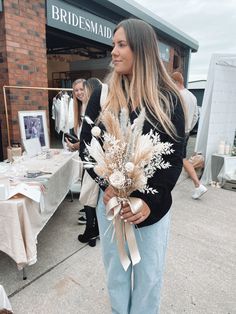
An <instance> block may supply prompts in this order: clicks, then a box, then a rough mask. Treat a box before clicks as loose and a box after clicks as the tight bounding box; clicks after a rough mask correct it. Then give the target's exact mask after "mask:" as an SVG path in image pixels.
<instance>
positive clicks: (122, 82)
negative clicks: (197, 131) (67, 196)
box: [80, 19, 185, 314]
mask: <svg viewBox="0 0 236 314" xmlns="http://www.w3.org/2000/svg"><path fill="white" fill-rule="evenodd" d="M111 54H112V63H113V68H112V69H111V73H110V74H109V76H108V78H107V83H108V86H109V92H108V95H107V98H106V101H105V102H104V104H103V106H102V107H101V106H100V95H101V87H99V88H97V89H96V90H95V91H94V93H93V94H92V95H91V97H90V100H89V103H88V106H87V109H86V113H85V116H88V117H89V118H90V119H91V120H92V121H99V114H100V111H101V110H110V111H111V112H112V113H113V114H115V115H116V116H118V115H119V112H120V109H121V108H122V107H123V106H125V107H126V108H128V109H129V113H130V115H129V117H130V121H131V123H132V122H133V121H134V120H135V119H136V118H137V116H138V115H139V112H140V109H141V108H142V107H145V110H146V119H145V122H144V126H143V134H147V133H148V132H149V131H150V130H154V131H156V132H158V133H159V134H160V140H161V142H171V143H172V144H173V146H172V148H173V149H174V153H172V154H170V155H166V156H163V158H164V159H165V161H169V163H170V164H171V167H170V168H167V169H158V170H157V171H156V172H155V174H154V176H153V177H151V178H149V179H148V185H149V186H150V187H152V188H154V189H156V190H157V191H158V193H155V194H152V193H142V192H140V191H134V192H133V193H132V194H131V196H135V197H137V198H139V199H141V200H142V206H141V208H140V211H139V212H138V213H132V211H131V209H130V206H129V205H128V204H127V203H124V204H123V205H122V210H121V212H120V215H121V219H124V222H125V223H127V224H133V225H134V226H135V228H134V232H135V235H136V241H137V244H138V249H139V252H140V256H141V261H140V262H139V263H138V264H136V265H131V266H129V268H128V269H127V271H125V270H124V268H123V267H122V265H121V262H120V258H119V253H118V250H117V245H116V241H115V240H113V241H112V240H111V239H112V233H113V230H112V229H113V227H111V226H110V221H108V220H107V218H106V215H105V212H106V210H105V206H106V205H107V203H108V202H109V200H110V199H111V198H112V197H114V196H116V194H115V192H114V190H113V188H112V187H111V186H108V187H104V186H101V190H100V191H101V192H100V198H99V202H98V206H97V217H98V224H99V233H100V239H101V247H102V253H103V260H104V265H105V269H106V275H107V284H108V292H109V296H110V302H111V307H112V313H120V314H139V313H140V314H141V313H142V314H143V313H148V314H154V313H155V314H156V313H158V311H159V305H160V290H161V282H162V275H163V268H164V259H165V252H166V246H167V239H168V231H169V223H170V207H171V204H172V197H171V191H172V190H173V188H174V186H175V184H176V182H177V180H178V177H179V175H180V173H181V170H182V159H183V139H184V130H185V117H184V110H183V105H182V103H181V101H180V96H179V92H178V90H177V88H176V86H175V85H174V83H173V82H172V80H171V78H170V77H169V75H168V74H167V72H166V70H165V68H164V66H163V64H162V61H161V59H160V56H159V51H158V43H157V38H156V34H155V32H154V30H153V29H152V27H151V26H150V25H148V24H147V23H145V22H143V21H141V20H137V19H128V20H124V21H122V22H120V23H119V24H118V26H117V27H116V28H115V31H114V34H113V50H112V53H111ZM98 123H99V122H98ZM99 126H101V123H100V124H99ZM101 127H102V126H101ZM80 139H81V147H80V156H81V158H82V159H85V143H90V141H91V126H90V125H89V124H88V123H87V122H86V121H84V124H83V127H82V131H81V138H80ZM88 171H89V174H90V175H91V177H92V178H94V179H95V178H96V177H97V175H96V174H95V172H94V171H93V170H92V169H90V170H88Z"/></svg>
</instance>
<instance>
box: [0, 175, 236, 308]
mask: <svg viewBox="0 0 236 314" xmlns="http://www.w3.org/2000/svg"><path fill="white" fill-rule="evenodd" d="M192 190H193V184H192V182H191V181H190V179H187V178H186V175H185V174H184V172H183V173H182V175H181V177H180V179H179V181H178V184H177V186H176V187H175V189H174V192H173V198H174V203H173V207H172V222H171V232H170V241H169V248H168V252H167V258H166V271H165V276H164V284H163V290H162V304H161V314H183V313H187V314H235V313H236V298H235V291H236V271H235V269H236V245H235V243H236V232H235V230H236V193H235V192H232V191H227V190H224V189H218V188H212V187H209V190H208V192H207V193H206V194H205V195H204V196H203V197H202V199H200V200H192V199H191V194H192ZM78 210H79V205H78V198H75V200H74V202H70V200H69V198H66V199H65V200H64V201H63V203H62V204H61V205H60V207H59V208H58V210H57V211H56V212H55V214H54V216H53V217H52V218H51V219H50V221H49V222H48V224H47V225H46V227H45V228H44V229H43V231H42V232H41V233H40V235H39V237H38V261H37V263H36V264H34V265H32V266H29V267H27V268H26V271H27V276H28V278H27V280H22V272H20V271H18V270H17V268H16V265H15V263H14V261H12V260H11V259H10V258H9V257H8V256H7V255H5V254H4V253H2V252H0V284H2V285H3V286H4V288H5V290H6V292H7V294H8V295H9V297H10V302H11V304H12V307H13V310H14V313H15V314H45V313H47V314H62V313H63V314H64V313H68V314H70V313H71V314H72V313H78V314H90V313H91V314H92V313H96V314H109V313H111V311H110V305H109V300H108V294H107V290H106V284H105V275H104V269H103V264H102V260H101V254H100V243H99V241H97V246H96V247H95V248H91V247H89V246H88V245H82V244H81V243H79V242H78V240H77V235H78V233H82V232H83V229H84V226H78V224H77V218H78ZM121 314H122V313H121ZM144 314H148V313H144Z"/></svg>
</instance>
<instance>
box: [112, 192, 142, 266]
mask: <svg viewBox="0 0 236 314" xmlns="http://www.w3.org/2000/svg"><path fill="white" fill-rule="evenodd" d="M126 201H127V203H128V204H129V206H130V208H131V211H132V213H133V214H136V213H138V212H139V211H140V208H141V206H142V200H141V199H140V198H137V197H128V198H127V199H126ZM121 208H122V206H121V200H119V199H118V198H117V197H112V198H111V199H110V200H109V202H108V203H107V205H106V215H107V219H108V220H112V221H113V224H114V229H115V235H116V240H117V246H118V251H119V257H120V261H121V264H122V266H123V268H124V270H125V271H126V270H127V269H128V267H129V265H130V263H131V261H132V264H133V265H135V264H137V263H139V262H140V260H141V257H140V254H139V250H138V246H137V242H136V238H135V233H134V229H133V226H132V225H131V224H129V223H125V222H124V221H123V220H122V219H121V218H120V215H119V212H120V210H121ZM125 241H127V244H128V250H129V253H130V258H129V256H128V254H127V252H126V249H125Z"/></svg>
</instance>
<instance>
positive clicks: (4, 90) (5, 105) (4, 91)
mask: <svg viewBox="0 0 236 314" xmlns="http://www.w3.org/2000/svg"><path fill="white" fill-rule="evenodd" d="M9 88H15V89H31V90H47V91H50V90H51V91H53V90H54V91H73V89H72V88H54V87H35V86H14V85H13V86H11V85H4V86H3V88H2V89H3V97H4V108H5V114H6V124H7V141H8V146H9V147H11V140H10V128H9V117H8V111H7V97H6V89H9Z"/></svg>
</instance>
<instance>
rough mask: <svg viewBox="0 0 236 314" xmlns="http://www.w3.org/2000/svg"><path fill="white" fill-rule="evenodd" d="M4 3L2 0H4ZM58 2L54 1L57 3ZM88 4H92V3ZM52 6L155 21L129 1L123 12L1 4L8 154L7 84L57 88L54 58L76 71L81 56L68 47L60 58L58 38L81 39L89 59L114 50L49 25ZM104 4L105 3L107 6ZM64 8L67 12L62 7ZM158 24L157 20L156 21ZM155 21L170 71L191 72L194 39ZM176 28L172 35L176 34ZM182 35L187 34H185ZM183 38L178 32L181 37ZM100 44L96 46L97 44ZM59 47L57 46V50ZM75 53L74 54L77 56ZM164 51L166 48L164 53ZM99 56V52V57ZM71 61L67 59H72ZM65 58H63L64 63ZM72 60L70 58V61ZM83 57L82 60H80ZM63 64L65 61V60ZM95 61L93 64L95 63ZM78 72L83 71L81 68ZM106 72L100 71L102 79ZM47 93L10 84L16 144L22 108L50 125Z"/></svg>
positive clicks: (1, 115) (0, 113)
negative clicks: (38, 112)
mask: <svg viewBox="0 0 236 314" xmlns="http://www.w3.org/2000/svg"><path fill="white" fill-rule="evenodd" d="M0 1H1V0H0ZM54 1H55V3H54ZM87 2H88V3H87ZM49 4H50V5H54V4H55V5H57V6H59V5H62V6H63V5H64V4H65V5H69V6H70V7H69V8H70V9H71V8H73V7H74V8H79V9H81V10H84V11H83V12H86V11H87V12H89V14H90V15H91V14H92V15H93V16H96V15H98V16H99V15H100V17H102V18H103V19H107V20H108V21H109V22H112V23H114V25H115V24H116V23H117V22H118V21H119V20H121V19H123V18H128V17H130V16H135V17H138V18H142V19H144V20H145V18H144V17H145V16H147V18H146V20H147V22H149V23H150V24H152V19H153V18H152V17H149V16H148V15H147V14H146V15H145V16H144V17H143V14H144V13H143V12H142V11H141V9H140V10H138V9H137V8H134V7H133V6H131V5H130V4H129V1H120V2H119V10H118V9H117V4H115V1H107V0H104V1H101V3H99V4H98V3H97V1H80V3H79V4H78V2H77V1H73V0H71V1H69V0H68V1H61V0H50V1H49V0H48V1H45V0H37V1H36V0H32V1H29V0H21V1H18V0H8V1H4V2H3V3H2V12H0V86H1V88H0V121H1V132H2V147H3V152H4V157H6V147H7V146H8V144H9V143H8V136H7V134H8V133H7V125H6V113H5V108H4V97H3V89H2V86H3V85H5V86H6V85H7V86H29V87H30V86H32V87H37V86H38V87H52V83H53V79H52V73H55V69H54V68H53V64H54V63H53V62H52V59H53V60H56V61H57V63H55V68H56V70H57V71H58V73H61V71H64V72H63V73H72V72H73V71H72V70H73V69H71V67H70V66H68V64H74V63H73V62H74V61H76V60H77V59H76V56H75V55H74V52H73V53H72V52H71V55H69V52H70V51H72V50H69V49H70V48H71V47H69V48H68V51H66V53H65V51H63V53H65V54H64V55H61V56H60V58H59V57H58V56H59V55H58V52H55V51H56V49H58V38H59V39H60V38H61V42H62V43H66V42H68V45H70V43H71V44H73V48H76V42H77V40H78V47H79V49H80V50H78V51H79V54H80V58H79V61H80V60H82V61H83V60H84V59H86V60H88V59H90V58H92V57H91V56H93V53H94V51H95V52H96V51H100V50H99V49H101V47H102V48H103V50H104V47H105V48H106V50H107V52H108V53H109V51H111V45H107V44H104V43H99V42H96V40H91V38H88V39H86V38H85V37H84V35H83V34H82V37H80V36H79V35H76V34H70V32H68V31H64V30H63V28H62V27H61V26H59V28H60V29H57V26H56V27H51V26H48V25H47V24H49V23H48V22H47V16H48V14H49V13H48V10H49ZM103 5H104V7H103ZM63 12H64V11H63ZM154 24H155V21H154ZM154 24H153V27H154V29H155V30H156V32H157V34H158V36H159V39H160V40H161V42H162V44H163V45H164V50H165V49H167V48H166V47H169V48H168V49H169V50H168V60H165V58H163V61H164V63H165V65H166V68H167V70H168V72H169V73H171V72H172V71H173V69H177V68H180V69H182V71H183V72H184V73H185V74H186V75H187V71H188V58H189V54H190V53H191V50H192V51H197V44H196V43H195V42H194V40H193V41H192V42H191V40H190V41H189V37H186V38H187V39H186V38H185V37H184V36H182V37H181V38H183V39H176V40H175V38H174V37H175V33H174V32H172V31H171V29H167V31H165V30H163V27H162V29H161V27H160V31H159V30H158V26H155V25H154ZM171 32H172V33H171ZM181 35H182V34H181ZM177 37H178V36H177ZM86 40H87V42H88V46H89V47H91V46H94V47H95V48H94V47H92V48H91V49H90V48H89V49H88V50H87V51H88V53H89V54H88V57H81V55H82V53H81V51H82V49H83V45H84V46H86V45H87V43H86ZM97 46H98V47H99V49H98V50H96V47H97ZM53 48H56V49H53ZM72 54H73V56H72ZM164 54H165V51H164ZM98 57H100V56H97V58H98ZM67 59H68V60H69V59H70V60H69V61H68V60H67ZM60 60H61V62H60ZM67 61H68V62H67ZM77 61H78V60H77ZM63 62H64V63H63ZM90 63H91V64H92V62H90ZM77 72H78V71H77ZM99 73H100V72H96V73H95V72H93V70H91V69H90V72H89V75H91V74H92V75H97V76H99ZM103 74H104V73H102V72H101V75H100V78H101V79H102V78H103V77H102V76H103ZM77 75H79V74H78V73H77ZM48 94H49V93H48V92H47V91H45V90H31V89H14V88H6V96H7V97H6V98H7V112H8V118H9V133H10V141H11V144H12V143H13V142H20V141H21V138H20V129H19V122H18V111H22V110H46V112H47V119H48V124H49V122H50V114H49V112H50V110H49V98H48Z"/></svg>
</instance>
